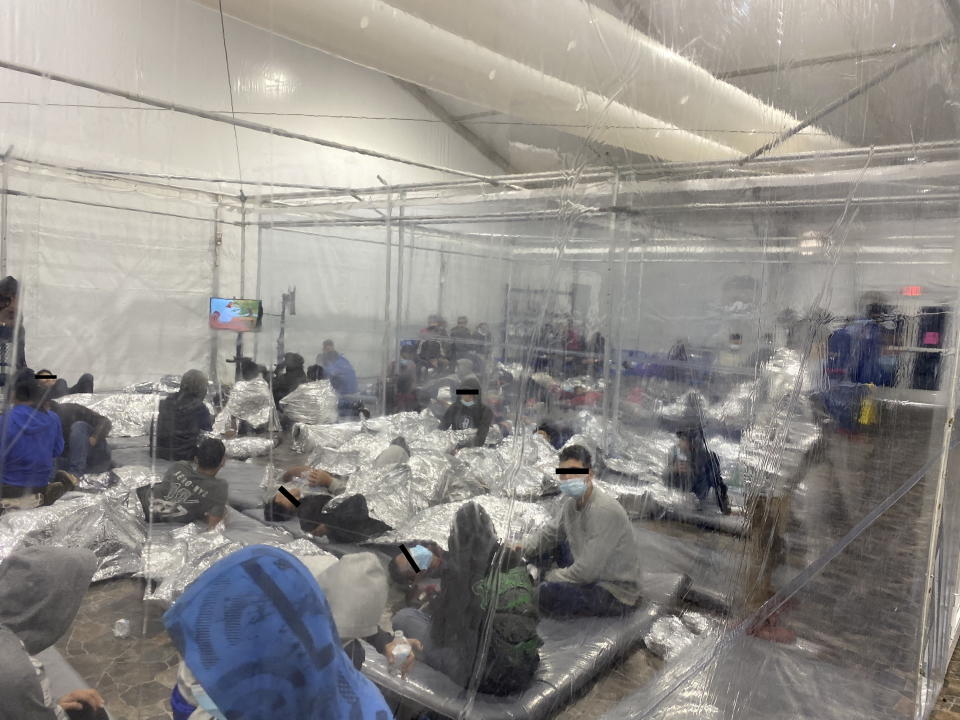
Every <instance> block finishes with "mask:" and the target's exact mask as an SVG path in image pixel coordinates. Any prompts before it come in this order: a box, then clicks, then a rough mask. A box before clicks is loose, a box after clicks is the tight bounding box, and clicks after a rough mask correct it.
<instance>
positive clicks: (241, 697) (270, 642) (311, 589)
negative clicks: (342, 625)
mask: <svg viewBox="0 0 960 720" xmlns="http://www.w3.org/2000/svg"><path fill="white" fill-rule="evenodd" d="M163 621H164V625H165V626H166V628H167V632H168V633H169V634H170V638H171V640H172V641H173V644H174V645H175V646H176V648H177V650H179V651H180V655H181V656H182V657H183V660H184V663H185V664H186V666H187V667H188V668H189V669H190V670H191V671H192V674H193V676H194V677H195V679H196V681H197V683H198V684H199V685H200V686H201V687H202V688H203V690H204V691H205V692H206V694H207V695H208V696H209V697H210V699H211V700H212V701H213V702H214V703H215V704H216V706H217V708H219V710H220V711H221V712H222V713H223V715H224V716H226V717H244V718H249V720H272V719H273V718H289V719H290V720H294V719H296V720H322V719H324V718H355V719H356V720H389V719H390V718H391V717H392V715H391V713H390V710H389V708H388V706H387V704H386V702H384V699H383V696H382V695H381V694H380V692H379V691H378V690H377V688H376V687H375V686H374V685H373V683H371V682H370V681H369V680H367V679H366V678H365V677H364V676H363V675H362V674H361V673H359V672H357V670H356V669H354V667H353V666H352V665H351V663H350V660H349V659H348V658H347V656H346V654H345V653H344V652H343V651H342V649H341V647H342V643H341V640H340V636H339V634H338V632H337V628H336V626H335V625H334V622H333V614H332V612H331V610H330V606H329V604H328V603H327V600H326V597H325V596H324V593H323V591H322V590H321V589H320V587H319V585H318V584H317V581H316V580H315V579H314V578H313V576H312V575H311V574H310V572H309V571H308V570H307V568H306V567H304V566H303V564H302V563H301V562H299V561H298V560H297V559H296V558H295V557H294V556H292V555H290V554H289V553H287V552H285V551H283V550H280V549H279V548H273V547H267V546H264V545H251V546H250V547H246V548H243V549H242V550H238V551H237V552H235V553H232V554H230V555H228V556H227V557H225V558H223V559H222V560H220V561H218V562H217V563H215V564H214V565H213V566H212V567H210V568H209V569H208V570H207V571H206V572H204V573H203V574H202V575H201V576H200V577H198V578H197V579H196V580H194V581H193V583H192V584H191V585H190V586H189V587H188V588H187V590H186V592H184V594H183V595H181V596H180V599H179V600H177V602H176V603H175V604H174V605H173V607H171V608H170V609H169V610H168V611H167V612H166V614H165V615H164V617H163Z"/></svg>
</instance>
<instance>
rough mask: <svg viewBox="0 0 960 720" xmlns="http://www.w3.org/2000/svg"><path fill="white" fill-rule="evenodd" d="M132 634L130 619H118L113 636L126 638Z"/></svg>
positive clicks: (114, 625)
mask: <svg viewBox="0 0 960 720" xmlns="http://www.w3.org/2000/svg"><path fill="white" fill-rule="evenodd" d="M129 635H130V621H129V620H127V619H126V618H122V619H120V620H117V621H116V622H115V623H114V624H113V636H114V637H116V638H125V637H129Z"/></svg>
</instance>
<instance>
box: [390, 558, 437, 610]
mask: <svg viewBox="0 0 960 720" xmlns="http://www.w3.org/2000/svg"><path fill="white" fill-rule="evenodd" d="M405 547H406V548H407V552H409V553H410V556H411V557H412V558H413V561H414V562H415V563H416V565H417V569H416V570H414V569H413V567H412V566H411V565H410V563H409V561H408V560H407V556H406V555H404V554H403V552H398V553H397V554H396V555H394V556H393V557H392V558H391V559H390V562H389V563H388V564H387V575H389V577H390V596H391V597H390V601H389V602H390V607H391V609H392V610H393V611H394V612H396V611H397V610H401V609H403V608H405V607H415V608H420V609H424V608H425V607H426V606H427V605H428V604H429V603H430V601H431V600H433V598H434V597H436V595H437V594H438V593H439V592H440V582H439V579H440V575H441V574H442V572H443V566H444V560H445V558H446V553H445V552H444V550H443V548H441V547H440V546H439V545H437V543H435V542H433V541H432V540H414V541H412V542H408V543H407V544H406V546H405Z"/></svg>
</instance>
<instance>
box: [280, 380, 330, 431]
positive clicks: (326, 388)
mask: <svg viewBox="0 0 960 720" xmlns="http://www.w3.org/2000/svg"><path fill="white" fill-rule="evenodd" d="M280 407H281V408H283V412H284V414H285V415H286V416H287V418H289V419H290V420H292V421H293V422H298V423H306V424H308V425H326V424H330V423H335V422H336V421H337V394H336V393H335V392H334V390H333V386H332V385H330V381H329V380H318V381H317V382H308V383H304V384H303V385H301V386H300V387H298V388H297V389H296V390H294V391H293V392H291V393H290V394H288V395H287V396H286V397H284V398H282V399H281V400H280Z"/></svg>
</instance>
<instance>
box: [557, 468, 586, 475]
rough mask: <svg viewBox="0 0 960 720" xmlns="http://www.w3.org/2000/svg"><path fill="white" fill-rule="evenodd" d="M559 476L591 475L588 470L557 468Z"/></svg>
mask: <svg viewBox="0 0 960 720" xmlns="http://www.w3.org/2000/svg"><path fill="white" fill-rule="evenodd" d="M555 472H556V473H557V475H589V474H590V471H589V470H587V468H557V469H556V471H555Z"/></svg>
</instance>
